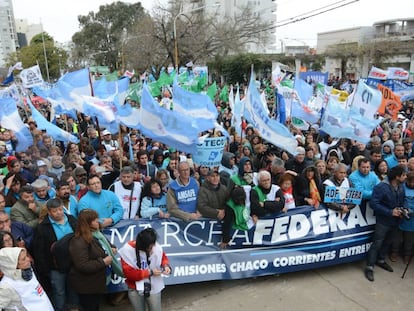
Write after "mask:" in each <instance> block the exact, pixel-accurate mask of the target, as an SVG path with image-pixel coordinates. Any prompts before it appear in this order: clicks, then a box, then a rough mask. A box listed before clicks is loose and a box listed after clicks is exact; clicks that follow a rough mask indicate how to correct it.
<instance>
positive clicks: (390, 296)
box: [102, 259, 414, 311]
mask: <svg viewBox="0 0 414 311" xmlns="http://www.w3.org/2000/svg"><path fill="white" fill-rule="evenodd" d="M392 266H393V268H394V270H395V271H394V273H389V272H387V271H385V270H382V269H381V268H379V267H376V268H375V282H373V283H371V282H369V281H368V280H366V279H365V277H364V275H363V267H364V262H356V263H351V264H345V265H339V266H335V267H330V268H323V269H318V270H313V271H304V272H297V273H290V274H284V275H279V276H278V275H274V276H267V277H259V278H256V279H244V280H234V281H212V282H204V283H195V284H184V285H174V286H169V287H167V288H166V289H165V290H164V296H163V310H164V311H179V310H191V311H206V310H207V311H208V310H214V311H221V310H228V311H230V310H249V311H250V310H260V311H270V310H271V311H274V310H307V311H312V310H336V311H342V310H343V311H351V310H352V311H358V310H376V311H381V310H386V311H391V310H412V305H413V301H412V296H411V295H412V293H414V264H413V266H410V267H409V269H408V271H407V274H406V276H405V278H404V279H401V275H402V273H403V271H404V268H405V265H404V264H403V263H402V261H401V259H400V261H399V262H397V263H392ZM102 310H119V311H120V310H124V311H129V310H132V308H131V307H130V306H129V305H123V306H117V307H112V306H109V305H107V304H106V305H105V306H104V307H103V308H102Z"/></svg>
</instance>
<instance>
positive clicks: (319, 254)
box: [104, 206, 375, 292]
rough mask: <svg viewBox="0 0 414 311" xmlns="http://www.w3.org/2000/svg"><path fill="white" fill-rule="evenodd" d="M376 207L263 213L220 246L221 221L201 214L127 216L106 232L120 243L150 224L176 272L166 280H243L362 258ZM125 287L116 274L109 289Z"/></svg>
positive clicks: (170, 282)
mask: <svg viewBox="0 0 414 311" xmlns="http://www.w3.org/2000/svg"><path fill="white" fill-rule="evenodd" d="M374 226H375V216H374V215H373V211H372V210H371V209H370V208H369V207H367V208H364V207H360V206H357V207H355V208H354V209H352V210H351V211H350V212H349V213H348V214H346V215H341V214H340V213H338V212H335V211H333V210H329V209H327V208H324V207H320V208H319V209H314V208H313V207H311V206H302V207H299V208H296V209H294V210H291V211H288V212H287V213H280V214H279V215H277V216H276V217H272V218H261V219H259V220H258V222H257V223H256V225H255V226H253V227H252V228H251V229H250V230H249V231H238V230H235V231H234V232H233V234H232V240H231V243H230V244H229V246H228V247H227V248H226V249H223V250H221V249H220V247H219V243H220V241H221V223H220V221H217V220H211V219H200V220H197V221H192V222H184V221H180V220H177V219H173V218H171V219H155V220H144V219H142V220H123V221H121V222H119V223H118V224H117V225H115V226H113V227H110V228H106V229H105V230H104V234H105V235H106V236H107V237H108V239H109V240H110V241H111V242H112V243H113V244H115V245H116V246H117V247H118V248H120V247H122V245H123V244H125V243H127V242H128V241H131V240H134V239H135V237H136V235H137V233H138V232H140V231H141V230H142V229H144V228H147V227H152V228H154V229H155V230H156V231H157V234H158V242H159V243H160V244H161V245H162V247H163V249H164V251H165V252H166V254H167V256H168V257H169V259H170V263H171V266H172V267H173V273H172V275H171V276H169V277H166V278H165V283H166V284H167V285H173V284H183V283H193V282H203V281H210V280H227V279H242V278H250V277H257V276H264V275H271V274H281V273H288V272H294V271H301V270H308V269H315V268H320V267H326V266H331V265H338V264H342V263H347V262H352V261H356V260H361V259H363V258H364V257H365V256H366V253H367V251H368V249H369V247H370V243H371V235H372V232H373V230H374ZM124 289H126V286H125V284H124V280H123V279H122V278H120V277H117V276H115V277H114V278H113V279H112V282H111V284H110V285H109V287H108V290H109V291H110V292H114V291H121V290H124Z"/></svg>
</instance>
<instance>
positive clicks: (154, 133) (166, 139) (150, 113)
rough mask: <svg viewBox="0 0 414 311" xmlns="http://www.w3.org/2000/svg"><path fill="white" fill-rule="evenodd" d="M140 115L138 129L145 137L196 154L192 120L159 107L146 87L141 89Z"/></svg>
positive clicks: (194, 128)
mask: <svg viewBox="0 0 414 311" xmlns="http://www.w3.org/2000/svg"><path fill="white" fill-rule="evenodd" d="M140 114H141V115H140V122H139V129H140V131H141V132H142V133H143V134H144V135H145V136H147V137H150V138H152V139H154V140H157V141H160V142H162V143H164V144H166V145H168V146H172V147H175V148H177V149H178V150H180V151H184V152H187V153H195V152H196V144H197V139H198V133H199V129H198V127H197V125H196V124H195V123H194V122H193V119H192V118H191V117H189V116H186V115H183V114H181V113H177V112H175V111H171V110H168V109H165V108H162V107H160V106H159V104H158V103H156V102H155V101H154V98H153V97H152V96H151V93H150V91H149V90H148V86H147V85H144V87H143V89H142V102H141V109H140ZM213 127H214V125H213Z"/></svg>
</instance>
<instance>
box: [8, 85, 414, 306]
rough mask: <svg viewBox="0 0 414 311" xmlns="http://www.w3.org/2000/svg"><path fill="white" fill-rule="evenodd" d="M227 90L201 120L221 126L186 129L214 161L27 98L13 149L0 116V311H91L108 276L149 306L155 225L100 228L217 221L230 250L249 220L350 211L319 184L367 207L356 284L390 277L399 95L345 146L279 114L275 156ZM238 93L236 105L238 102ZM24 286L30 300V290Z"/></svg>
mask: <svg viewBox="0 0 414 311" xmlns="http://www.w3.org/2000/svg"><path fill="white" fill-rule="evenodd" d="M256 82H257V83H254V84H252V83H251V84H250V85H249V89H250V88H252V85H254V86H255V87H258V89H256V91H259V89H260V91H261V92H262V93H266V92H265V88H267V86H268V85H270V84H273V83H268V82H269V81H264V80H263V81H259V80H257V81H256ZM334 82H335V81H329V82H328V84H333V83H334ZM336 82H337V81H336ZM337 85H338V87H339V84H337ZM278 86H279V85H278ZM355 88H357V87H356V85H354V89H355ZM276 90H277V88H275V87H274V86H271V87H270V93H271V94H272V95H273V96H271V97H270V96H268V97H267V101H266V102H265V104H266V105H267V108H268V111H267V113H268V114H267V115H266V116H264V117H263V119H266V118H267V119H269V118H271V119H272V121H274V119H277V118H278V119H279V120H281V119H282V118H281V115H282V114H284V113H285V112H284V110H283V109H281V107H280V106H281V104H282V102H281V100H280V99H281V98H280V97H279V96H278V93H277V91H276ZM314 90H315V88H314ZM349 90H350V91H351V88H350V89H349ZM233 91H237V93H238V94H239V90H238V89H236V88H234V90H233V87H231V88H230V95H231V96H230V99H229V98H227V100H223V99H222V98H221V96H220V98H219V97H218V96H216V97H215V98H214V99H215V101H214V104H215V108H216V109H217V115H216V118H215V120H214V121H217V123H218V124H220V125H221V127H220V128H219V129H217V127H216V128H215V129H214V130H205V131H202V133H198V134H197V135H199V136H200V137H208V138H219V137H223V136H226V137H227V143H226V144H225V145H223V146H217V147H216V149H215V150H216V151H218V153H219V154H220V158H221V160H220V161H219V163H218V165H214V166H212V165H205V164H203V163H201V164H200V163H197V162H198V161H197V160H196V158H195V154H192V153H189V152H187V151H185V150H181V149H183V148H180V147H178V146H182V145H179V144H177V145H174V144H171V143H170V144H168V143H166V142H165V141H163V139H162V136H160V137H161V138H159V137H158V136H157V139H156V138H154V137H152V135H151V134H148V132H145V134H144V131H140V130H139V129H137V128H131V127H128V126H125V125H122V124H118V126H119V131H118V133H116V134H113V131H110V130H109V128H103V127H102V126H101V125H100V123H99V121H98V118H97V117H94V116H92V115H91V114H87V113H82V112H78V113H77V114H76V115H75V116H74V115H73V114H69V113H61V114H59V115H57V114H54V113H53V111H52V110H53V109H52V105H51V103H50V102H49V101H47V100H39V102H34V103H33V104H34V107H31V108H30V107H28V105H29V104H30V103H29V101H27V102H26V104H24V105H21V106H19V107H18V110H16V111H18V113H19V114H20V117H21V119H22V120H23V122H24V123H25V126H26V128H27V129H28V130H29V131H30V135H31V137H32V143H31V144H29V145H28V146H27V148H25V149H24V150H22V148H19V144H20V146H21V144H22V141H21V140H22V139H24V136H19V135H16V131H14V130H13V127H8V126H7V123H5V122H4V120H5V118H4V117H2V118H1V119H0V124H1V129H0V163H1V166H0V174H1V178H2V182H1V193H0V271H1V276H0V277H1V281H0V289H1V290H0V292H1V293H0V309H1V308H3V309H4V310H8V309H9V308H10V309H13V308H14V309H13V310H15V309H16V310H40V309H41V308H42V310H88V311H89V310H99V304H100V300H101V298H102V296H103V294H104V293H105V292H106V286H107V284H108V282H109V281H110V278H111V275H112V274H114V273H115V274H117V275H120V276H123V277H125V278H126V284H127V286H128V298H129V300H130V302H131V304H132V306H133V308H134V310H145V304H148V305H149V308H150V310H160V309H161V291H162V289H163V288H164V284H163V280H162V275H163V274H164V275H168V274H170V273H171V269H172V268H171V267H170V266H169V261H168V257H167V255H166V254H165V253H164V251H163V249H162V247H161V245H159V244H158V242H157V235H156V232H155V230H152V229H145V230H143V231H141V232H140V233H139V234H138V236H137V238H136V240H134V241H130V242H129V243H127V244H125V245H124V246H123V247H122V248H121V249H116V247H115V246H114V245H112V244H111V243H110V242H109V241H108V240H107V239H106V238H105V236H104V235H103V234H102V233H101V230H102V229H103V228H107V227H111V226H113V225H115V224H116V223H118V222H119V221H121V220H123V219H149V220H151V219H156V218H170V217H171V218H178V219H181V220H184V221H186V222H191V221H194V220H197V219H200V218H210V219H216V220H218V221H220V222H221V223H222V240H221V243H220V245H219V246H218V248H217V251H220V248H221V249H225V248H228V247H232V246H231V243H230V242H231V239H232V230H234V229H238V230H248V228H250V227H252V226H254V225H255V223H256V222H257V220H258V219H259V218H260V217H264V216H269V215H271V216H274V217H278V216H280V215H282V214H283V213H285V212H286V211H287V210H292V209H295V208H297V207H299V206H303V205H308V206H312V207H313V208H315V209H320V208H328V209H332V210H334V211H336V212H337V213H338V214H340V215H343V216H345V215H346V214H347V213H349V212H350V210H352V209H353V208H354V207H355V206H356V204H355V203H354V202H348V201H347V202H346V203H344V202H340V201H329V202H326V200H325V192H326V189H327V188H329V187H336V189H339V192H341V189H355V190H356V191H357V192H358V193H359V195H360V196H361V197H360V203H359V204H361V205H365V206H367V205H369V206H370V208H372V209H373V210H374V212H375V215H376V227H375V232H374V235H373V243H372V245H371V248H370V250H369V252H368V255H367V265H366V269H365V271H364V274H365V277H366V278H367V279H368V280H370V281H374V272H373V271H374V266H375V265H378V266H379V267H381V268H383V269H385V270H387V271H390V272H392V271H393V269H392V267H391V266H390V265H389V264H388V263H387V261H388V259H389V260H390V261H391V262H396V261H398V260H402V261H403V262H404V263H406V264H407V263H408V262H409V260H410V259H411V256H412V255H413V251H414V220H413V219H412V218H411V212H412V209H413V210H414V200H413V197H414V151H413V138H414V120H413V116H414V105H413V103H412V102H411V101H409V100H407V101H405V102H403V103H402V106H401V107H399V110H398V113H397V114H396V115H391V114H387V111H386V112H385V113H383V114H382V119H380V121H378V123H376V124H375V127H374V128H373V129H372V131H371V133H370V134H369V137H365V139H361V141H358V140H356V139H354V138H355V137H358V136H351V138H349V137H346V136H342V137H339V138H338V137H335V136H333V135H331V133H328V132H327V131H324V127H323V126H322V125H321V121H320V119H317V120H314V122H302V123H301V124H300V125H298V123H297V122H295V120H294V118H292V117H291V116H289V115H288V116H287V117H286V116H285V117H286V118H284V120H283V121H282V123H283V126H284V127H286V128H287V129H288V131H289V132H290V135H291V137H292V139H290V140H289V144H291V145H292V141H293V142H294V144H293V147H289V148H284V146H283V143H282V144H281V143H275V142H274V141H271V139H270V140H269V139H267V138H268V137H271V135H268V136H266V135H264V134H263V133H264V132H263V127H264V126H262V124H261V123H260V122H257V118H254V117H253V118H249V117H246V118H245V117H244V116H243V115H241V117H240V118H235V115H234V114H235V112H234V110H236V109H237V107H236V106H235V105H237V104H240V103H241V102H242V101H243V95H242V98H241V99H240V100H239V101H238V102H236V103H234V102H232V101H233V99H234V96H233ZM250 91H252V90H250ZM340 92H345V91H340ZM172 93H173V92H172V91H171V88H163V93H162V95H160V96H158V97H157V98H156V103H157V105H158V106H159V107H160V108H161V109H165V110H173V109H174V108H175V107H176V105H175V102H174V95H173V94H172ZM241 93H242V94H244V95H245V96H244V97H245V98H246V99H248V97H249V94H250V95H251V93H249V91H247V90H241ZM270 93H269V92H268V93H267V95H269V94H270ZM262 95H263V94H262ZM142 96H143V97H144V94H143V95H142ZM263 96H264V95H263ZM126 101H127V102H129V103H130V104H131V105H132V107H133V109H136V110H139V109H143V107H142V105H143V104H142V103H141V107H140V106H139V105H138V104H137V103H136V102H131V99H128V98H127V99H126ZM253 106H254V105H253ZM173 107H174V108H173ZM33 109H35V110H37V111H38V112H39V111H40V112H41V113H42V114H43V115H44V118H45V119H47V120H48V121H50V122H51V123H50V128H52V126H53V127H58V128H60V129H62V130H64V131H65V132H67V133H70V134H72V136H75V137H77V138H78V140H77V141H78V142H75V141H69V140H65V139H62V138H60V139H59V137H64V138H66V139H67V138H68V136H55V135H54V134H53V135H52V134H51V133H52V131H51V130H49V128H48V127H47V128H45V129H39V128H38V123H39V121H38V120H41V119H39V118H35V117H34V116H35V111H34V110H33ZM30 112H31V113H30ZM291 113H293V109H292V112H291ZM8 117H11V116H10V115H8ZM252 119H253V120H252ZM13 120H15V119H13ZM183 122H184V121H183ZM282 123H281V124H282ZM266 124H267V123H266ZM332 124H334V123H332ZM349 126H351V125H349ZM344 127H347V124H345V126H344ZM357 129H358V128H357ZM155 130H156V129H154V131H155ZM361 138H362V136H361ZM183 139H184V138H183ZM178 141H179V139H178ZM181 142H182V141H181ZM60 241H61V243H58V242H60ZM117 255H118V256H119V257H120V259H121V260H120V261H119V260H118V259H117ZM386 260H387V261H386ZM33 288H35V293H36V295H32V296H31V294H33V290H29V289H33Z"/></svg>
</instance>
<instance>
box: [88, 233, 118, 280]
mask: <svg viewBox="0 0 414 311" xmlns="http://www.w3.org/2000/svg"><path fill="white" fill-rule="evenodd" d="M92 236H93V237H94V238H95V239H96V240H98V242H99V244H100V245H101V247H102V249H103V250H104V251H105V254H108V255H110V256H111V257H112V263H111V266H110V269H111V270H112V271H113V272H114V273H115V274H116V275H118V276H121V277H124V273H123V271H122V268H121V265H120V264H119V261H118V259H117V258H116V257H115V254H114V252H113V251H112V247H111V245H110V244H109V242H108V240H107V239H106V237H105V236H104V235H103V234H102V232H101V231H99V230H97V231H94V232H92ZM112 271H110V272H112ZM108 274H109V275H107V279H106V284H107V285H108V284H109V282H110V281H111V273H108Z"/></svg>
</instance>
